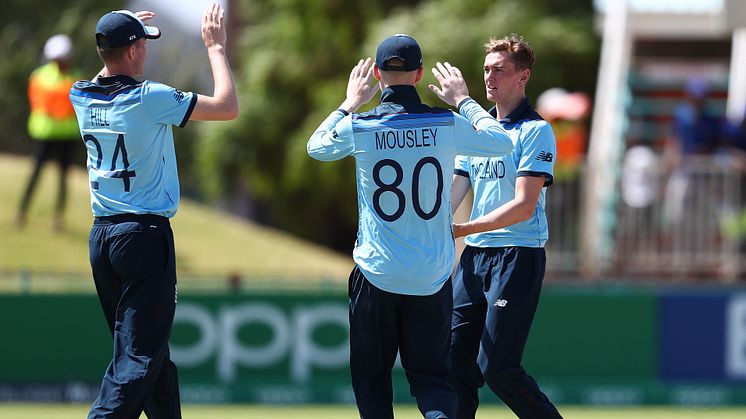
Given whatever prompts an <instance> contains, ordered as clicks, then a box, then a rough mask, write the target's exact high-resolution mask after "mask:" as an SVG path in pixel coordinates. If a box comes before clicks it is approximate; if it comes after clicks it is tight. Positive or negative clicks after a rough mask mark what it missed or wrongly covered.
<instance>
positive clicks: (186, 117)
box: [179, 93, 197, 128]
mask: <svg viewBox="0 0 746 419" xmlns="http://www.w3.org/2000/svg"><path fill="white" fill-rule="evenodd" d="M196 104H197V94H196V93H192V100H191V101H190V102H189V108H188V109H187V111H186V113H185V114H184V119H182V120H181V124H179V128H184V126H185V125H186V124H187V122H189V118H190V117H191V116H192V111H193V110H194V106H195V105H196Z"/></svg>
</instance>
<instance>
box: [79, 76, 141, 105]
mask: <svg viewBox="0 0 746 419" xmlns="http://www.w3.org/2000/svg"><path fill="white" fill-rule="evenodd" d="M141 85H142V82H140V81H137V80H135V79H133V78H132V77H129V76H122V75H116V76H109V77H97V78H96V81H95V82H92V81H87V80H81V81H78V82H75V84H73V88H72V89H71V91H70V92H71V94H75V95H78V96H87V97H93V98H97V99H102V100H110V99H113V98H114V97H116V96H118V95H119V94H122V93H127V92H130V91H133V89H135V88H137V87H140V86H141ZM76 90H77V91H79V92H80V93H77V94H76V93H75V91H76Z"/></svg>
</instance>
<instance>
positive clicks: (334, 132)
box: [332, 130, 339, 140]
mask: <svg viewBox="0 0 746 419" xmlns="http://www.w3.org/2000/svg"><path fill="white" fill-rule="evenodd" d="M332 138H334V139H335V140H336V139H337V138H339V134H337V130H334V131H332Z"/></svg>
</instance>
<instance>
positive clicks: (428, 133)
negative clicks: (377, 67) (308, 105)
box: [307, 86, 513, 295]
mask: <svg viewBox="0 0 746 419" xmlns="http://www.w3.org/2000/svg"><path fill="white" fill-rule="evenodd" d="M460 111H461V114H463V115H464V116H465V117H466V118H464V117H462V116H461V115H459V114H456V113H454V112H452V111H450V110H446V109H439V108H431V107H429V106H426V105H424V104H422V103H421V102H420V98H419V96H418V95H417V91H416V90H415V88H414V86H393V87H388V88H386V89H384V91H383V92H382V93H381V105H379V106H378V107H376V108H375V109H373V110H372V111H370V112H366V113H363V114H353V115H346V113H345V112H343V111H341V110H336V111H334V112H332V113H331V115H329V117H327V118H326V120H325V121H324V122H322V123H321V125H320V126H319V128H318V129H317V130H316V132H314V134H313V136H312V137H311V138H310V139H309V141H308V146H307V148H308V154H309V155H310V156H311V157H313V158H315V159H317V160H322V161H332V160H339V159H342V158H344V157H346V156H350V155H351V156H354V157H355V162H356V166H357V191H358V212H359V214H358V216H359V226H358V237H357V241H356V243H355V250H354V252H353V259H354V260H355V262H356V263H357V264H358V266H359V267H360V269H361V270H362V272H363V273H364V274H365V277H366V278H367V279H368V280H369V281H370V282H371V283H372V284H373V285H374V286H376V287H378V288H380V289H382V290H384V291H388V292H392V293H397V294H407V295H431V294H434V293H436V292H437V291H438V290H440V288H441V287H442V285H443V283H445V281H446V280H448V277H449V275H450V274H451V270H452V268H453V264H454V258H455V250H454V242H453V236H452V233H451V210H450V208H451V204H450V194H451V183H452V181H453V178H452V175H451V173H452V171H453V161H454V160H453V159H454V158H455V157H456V155H457V154H468V155H483V156H489V155H501V154H505V153H509V152H510V151H511V150H512V149H513V142H512V140H511V139H510V137H509V136H508V135H507V134H506V133H505V131H504V130H503V129H502V128H501V127H500V124H498V123H497V121H495V119H494V118H491V117H490V116H489V114H488V113H487V112H485V111H484V109H482V107H481V106H479V105H478V104H477V103H476V102H475V101H474V100H472V99H468V100H466V101H464V103H463V104H462V105H461V107H460ZM474 127H477V129H475V128H474Z"/></svg>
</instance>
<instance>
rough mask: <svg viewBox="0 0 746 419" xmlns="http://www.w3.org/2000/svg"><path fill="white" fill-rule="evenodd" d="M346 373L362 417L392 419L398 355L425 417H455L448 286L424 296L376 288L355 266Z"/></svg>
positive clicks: (437, 418) (351, 282)
mask: <svg viewBox="0 0 746 419" xmlns="http://www.w3.org/2000/svg"><path fill="white" fill-rule="evenodd" d="M348 289H349V297H350V372H351V376H352V389H353V391H354V392H355V401H356V402H357V407H358V411H359V412H360V417H361V418H362V419H388V418H393V417H394V410H393V396H392V392H393V388H392V383H391V369H392V368H393V366H394V362H395V361H396V353H397V351H398V352H399V354H400V356H401V363H402V366H403V367H404V371H405V373H406V376H407V380H408V381H409V390H410V393H411V394H412V396H414V397H415V399H416V400H417V407H418V408H419V410H420V412H422V415H423V416H424V417H425V418H427V419H445V418H453V417H454V414H455V410H456V394H455V393H454V391H453V388H452V387H451V384H450V383H449V373H450V370H449V356H448V354H449V348H450V342H451V338H450V335H451V333H450V320H451V313H452V309H453V300H452V299H451V298H452V297H451V294H452V287H451V281H450V280H448V281H447V282H446V283H445V284H444V285H443V287H442V288H441V289H440V291H438V292H436V293H435V294H432V295H427V296H413V295H402V294H394V293H390V292H386V291H383V290H381V289H379V288H376V287H375V286H374V285H373V284H371V283H370V282H369V281H368V280H367V279H366V278H365V276H364V275H363V273H362V272H361V271H360V269H359V268H358V267H357V266H355V268H354V269H353V271H352V273H351V274H350V279H349V288H348Z"/></svg>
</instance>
